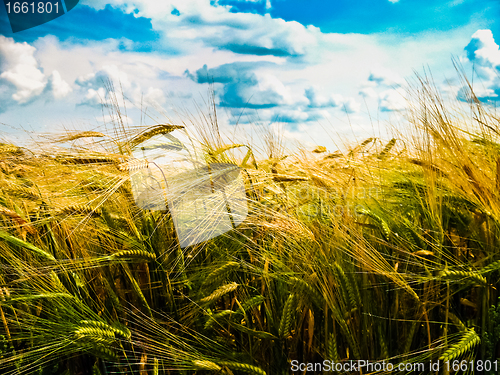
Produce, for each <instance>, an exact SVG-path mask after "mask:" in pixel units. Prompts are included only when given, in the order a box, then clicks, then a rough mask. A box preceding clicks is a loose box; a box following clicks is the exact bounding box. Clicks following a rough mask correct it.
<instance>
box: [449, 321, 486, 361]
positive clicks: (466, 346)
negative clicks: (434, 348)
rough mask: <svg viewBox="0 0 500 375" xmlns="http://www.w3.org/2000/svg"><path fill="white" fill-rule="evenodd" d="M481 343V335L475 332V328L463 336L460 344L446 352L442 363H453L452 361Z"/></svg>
mask: <svg viewBox="0 0 500 375" xmlns="http://www.w3.org/2000/svg"><path fill="white" fill-rule="evenodd" d="M480 341H481V338H480V337H479V335H478V334H477V333H476V331H474V328H471V329H469V330H467V331H466V332H465V333H464V334H463V335H462V338H461V339H460V341H459V342H458V343H456V344H455V345H453V346H452V347H451V348H449V349H448V350H447V351H445V352H444V353H443V355H441V357H439V359H440V360H442V361H451V360H452V359H455V358H458V357H460V356H461V355H462V354H464V353H466V352H468V351H470V350H471V349H472V348H474V346H476V345H478V344H479V342H480Z"/></svg>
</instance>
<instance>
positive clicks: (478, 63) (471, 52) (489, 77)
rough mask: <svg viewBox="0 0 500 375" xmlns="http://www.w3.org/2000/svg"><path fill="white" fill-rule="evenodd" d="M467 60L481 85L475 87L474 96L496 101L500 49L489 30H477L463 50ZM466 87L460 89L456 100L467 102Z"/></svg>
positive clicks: (498, 91) (499, 71) (498, 93)
mask: <svg viewBox="0 0 500 375" xmlns="http://www.w3.org/2000/svg"><path fill="white" fill-rule="evenodd" d="M464 50H465V52H466V54H467V59H468V60H469V61H470V62H472V63H474V67H475V71H476V73H477V74H478V76H479V78H481V81H482V85H479V86H477V85H476V86H475V88H474V92H475V94H476V96H477V97H478V98H479V99H481V100H483V101H488V100H498V98H499V96H500V75H499V73H500V47H499V46H498V44H496V43H495V40H494V38H493V33H492V32H491V30H478V31H476V32H475V33H474V34H473V35H472V37H471V41H470V43H469V44H468V45H467V46H466V47H465V48H464ZM467 91H468V90H467V87H462V88H461V89H460V90H459V91H458V94H457V99H459V100H462V101H467V100H468V95H467Z"/></svg>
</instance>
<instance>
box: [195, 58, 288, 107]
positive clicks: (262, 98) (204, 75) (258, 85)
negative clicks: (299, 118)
mask: <svg viewBox="0 0 500 375" xmlns="http://www.w3.org/2000/svg"><path fill="white" fill-rule="evenodd" d="M255 67H256V64H252V63H232V64H224V65H221V66H218V67H216V68H212V69H208V67H207V66H206V65H204V66H203V67H202V68H201V69H198V70H197V71H196V72H195V74H192V73H191V72H189V71H186V75H187V76H188V77H189V78H191V79H192V80H194V81H195V82H197V83H207V82H214V83H221V84H223V87H222V89H220V90H217V94H218V98H219V100H220V103H219V104H220V105H221V106H223V107H234V108H272V107H276V106H279V105H288V104H292V102H293V100H292V98H291V94H290V91H289V89H288V88H287V87H286V86H285V85H284V84H283V83H282V82H281V81H280V80H279V79H278V78H276V76H274V75H272V74H269V73H261V72H258V71H254V70H253V69H254V68H255Z"/></svg>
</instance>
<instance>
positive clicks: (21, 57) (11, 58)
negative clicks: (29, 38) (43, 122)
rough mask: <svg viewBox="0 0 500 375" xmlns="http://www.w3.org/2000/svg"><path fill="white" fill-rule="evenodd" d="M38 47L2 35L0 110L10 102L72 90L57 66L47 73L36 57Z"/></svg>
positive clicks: (0, 47) (53, 96)
mask: <svg viewBox="0 0 500 375" xmlns="http://www.w3.org/2000/svg"><path fill="white" fill-rule="evenodd" d="M35 53H36V48H35V47H33V46H30V45H29V44H27V43H26V42H24V43H17V42H15V41H14V40H13V39H11V38H6V37H4V36H2V35H0V85H2V86H4V87H3V89H2V90H1V91H0V101H2V102H3V105H2V106H0V111H4V110H5V109H6V108H5V107H6V106H8V105H9V103H17V104H27V103H29V102H30V101H32V100H34V99H36V98H38V97H42V96H45V97H46V98H47V99H53V98H56V99H60V98H63V97H65V96H66V95H68V94H69V92H70V91H71V88H70V86H69V85H68V84H67V83H66V82H65V81H64V80H63V79H62V78H61V75H60V74H59V72H58V71H57V70H54V71H53V72H52V74H51V75H50V76H46V75H45V74H44V72H43V69H42V68H41V67H40V65H39V63H38V61H37V59H36V58H35Z"/></svg>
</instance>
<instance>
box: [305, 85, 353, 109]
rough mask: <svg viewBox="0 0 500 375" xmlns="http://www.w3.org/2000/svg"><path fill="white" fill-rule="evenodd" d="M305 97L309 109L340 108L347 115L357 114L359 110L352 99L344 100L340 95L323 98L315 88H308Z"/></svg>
mask: <svg viewBox="0 0 500 375" xmlns="http://www.w3.org/2000/svg"><path fill="white" fill-rule="evenodd" d="M305 97H306V98H307V99H308V101H309V104H308V107H309V108H328V107H331V108H335V107H338V108H341V109H342V110H343V111H346V112H348V113H354V112H358V111H359V109H360V105H359V103H357V102H356V100H355V99H354V98H345V97H344V96H342V95H340V94H332V95H330V96H324V95H322V94H320V93H319V92H318V89H317V88H314V87H310V88H308V89H306V90H305Z"/></svg>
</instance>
